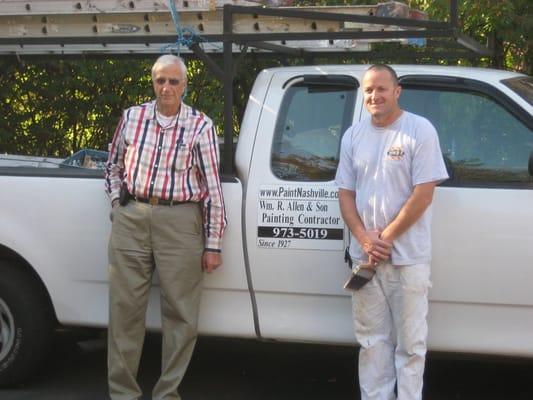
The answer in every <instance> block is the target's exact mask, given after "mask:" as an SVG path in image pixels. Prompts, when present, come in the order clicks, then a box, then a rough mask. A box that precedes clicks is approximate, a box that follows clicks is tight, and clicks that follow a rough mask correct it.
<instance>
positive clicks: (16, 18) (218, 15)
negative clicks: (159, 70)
mask: <svg viewBox="0 0 533 400" xmlns="http://www.w3.org/2000/svg"><path fill="white" fill-rule="evenodd" d="M259 2H260V1H259ZM257 3H258V2H257V1H255V2H254V1H245V0H174V4H175V5H176V9H177V11H178V16H179V20H180V25H181V26H182V27H188V28H191V29H192V31H194V32H195V33H196V34H197V35H198V36H197V37H198V38H199V39H198V40H199V41H201V42H205V43H204V44H203V50H204V51H206V52H221V51H222V44H221V43H222V42H223V41H224V39H225V38H224V26H223V19H224V17H223V8H224V6H225V5H228V4H229V5H231V6H232V7H237V8H238V9H239V10H245V9H248V10H253V9H254V7H253V6H255V7H256V6H257V5H258V4H257ZM251 6H252V7H251ZM248 7H249V8H248ZM261 10H266V8H261ZM272 11H282V12H283V13H291V12H292V13H293V14H292V15H294V16H283V15H282V14H277V13H273V14H272V15H265V14H254V13H252V12H249V13H235V14H234V15H233V18H232V30H231V31H232V35H236V36H238V35H241V37H244V35H255V38H256V39H255V41H257V42H260V41H266V42H268V43H270V45H271V46H270V47H271V48H272V45H282V46H286V47H287V48H299V49H304V50H306V51H311V52H313V51H319V52H324V51H339V50H342V51H368V50H370V48H371V43H372V42H373V41H377V40H379V41H384V40H393V41H398V42H401V43H404V44H406V43H408V38H409V36H406V35H403V36H402V35H401V32H403V31H405V30H406V25H402V26H399V25H396V24H395V23H396V22H397V21H398V22H403V23H411V22H415V23H417V24H416V26H415V29H414V30H418V31H421V30H425V29H426V27H435V26H436V25H435V23H432V22H431V21H425V20H424V19H425V18H427V17H426V16H425V15H424V14H423V13H421V12H418V11H416V10H410V9H409V8H408V7H407V6H406V5H405V4H403V3H397V2H393V3H384V4H379V5H368V6H367V5H365V6H336V7H280V8H276V9H272ZM311 12H317V13H321V14H325V13H329V14H332V13H333V14H337V15H343V16H345V17H346V18H348V20H344V21H343V20H339V19H337V20H335V19H332V20H327V19H324V18H318V17H316V16H315V17H313V15H312V14H309V13H311ZM302 13H303V14H302ZM305 13H307V14H305ZM393 15H400V17H401V18H394V17H393ZM354 16H357V17H360V18H363V20H359V21H358V20H351V21H350V20H349V18H351V17H354ZM379 16H381V17H382V19H383V17H384V19H387V21H379V18H380V17H379ZM365 18H366V19H365ZM374 20H376V22H374ZM381 22H386V23H381ZM391 23H394V25H391ZM424 23H427V24H425V25H424ZM441 27H442V26H441ZM363 32H364V33H369V34H372V33H375V35H376V36H375V37H374V38H373V37H371V36H370V37H368V38H364V37H363V35H360V36H361V37H356V36H357V33H363ZM384 32H385V33H392V32H397V33H399V36H398V37H389V38H386V37H385V36H386V35H384V34H383V33H384ZM334 33H337V34H342V33H345V34H346V36H345V37H344V38H338V39H330V38H329V36H331V34H334ZM289 34H297V35H300V36H299V37H298V38H296V39H292V40H287V39H285V38H286V37H287V38H288V37H289V36H288V35H289ZM309 34H311V35H314V37H308V35H309ZM321 34H322V36H321ZM328 34H329V35H328ZM269 35H270V36H271V37H272V35H274V36H275V37H276V40H268V39H264V38H266V37H267V36H269ZM276 35H277V36H276ZM176 37H177V33H176V26H175V24H174V22H173V20H172V15H171V10H170V5H169V2H168V1H164V0H85V1H81V0H78V1H76V0H26V1H21V0H0V54H80V53H104V54H106V53H107V54H120V53H126V54H127V53H160V52H161V48H162V47H164V46H165V45H168V44H170V43H175V41H176ZM278 38H279V39H278ZM248 39H249V38H248ZM248 39H247V40H248ZM268 47H269V46H268V44H267V45H265V46H262V47H261V48H260V49H261V50H262V51H268V50H269V49H268ZM182 50H184V51H187V49H186V48H184V49H182ZM239 50H240V46H239V45H235V46H233V51H234V52H238V51H239Z"/></svg>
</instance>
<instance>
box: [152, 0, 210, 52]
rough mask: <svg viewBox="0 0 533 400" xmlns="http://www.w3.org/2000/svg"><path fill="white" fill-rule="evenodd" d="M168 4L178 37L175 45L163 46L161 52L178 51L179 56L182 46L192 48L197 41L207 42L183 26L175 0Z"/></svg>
mask: <svg viewBox="0 0 533 400" xmlns="http://www.w3.org/2000/svg"><path fill="white" fill-rule="evenodd" d="M168 2H169V4H170V15H171V16H172V21H174V27H175V28H176V32H177V34H178V36H177V38H176V42H175V43H172V44H167V45H165V46H163V47H162V48H161V52H167V51H168V50H171V51H172V50H176V51H177V53H178V56H179V55H180V47H181V46H186V47H191V46H192V45H193V43H195V42H196V41H205V40H204V39H202V38H201V37H200V36H198V35H197V34H196V31H195V30H194V29H193V28H187V27H182V26H181V23H180V19H179V14H178V10H177V9H176V4H175V3H174V1H173V0H169V1H168Z"/></svg>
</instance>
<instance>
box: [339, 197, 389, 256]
mask: <svg viewBox="0 0 533 400" xmlns="http://www.w3.org/2000/svg"><path fill="white" fill-rule="evenodd" d="M355 196H356V193H355V192H353V191H351V190H347V189H339V203H340V209H341V214H342V218H343V219H344V222H345V223H346V225H348V228H349V229H350V232H352V235H353V236H354V237H355V239H356V240H357V241H358V242H359V244H360V245H361V248H362V249H363V251H364V252H365V253H366V254H367V255H368V257H369V261H370V262H372V261H373V260H375V261H384V260H387V259H388V258H389V257H390V254H391V250H392V242H390V241H388V240H385V239H384V238H382V237H381V235H380V232H379V231H368V230H366V228H365V226H364V225H363V222H362V221H361V217H360V216H359V213H358V212H357V208H356V204H355Z"/></svg>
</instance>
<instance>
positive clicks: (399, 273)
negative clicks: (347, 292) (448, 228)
mask: <svg viewBox="0 0 533 400" xmlns="http://www.w3.org/2000/svg"><path fill="white" fill-rule="evenodd" d="M429 275H430V266H429V264H416V265H405V266H394V265H391V264H381V265H379V266H378V267H377V269H376V274H375V275H374V278H373V279H372V280H371V281H370V282H368V283H367V284H366V285H365V286H364V287H362V288H361V289H359V290H358V291H356V292H354V294H353V298H352V299H353V313H354V320H355V336H356V339H357V341H358V342H359V344H360V345H361V349H360V352H359V386H360V388H361V400H394V399H396V397H395V394H394V386H395V384H397V393H398V397H397V399H398V400H420V399H421V398H422V382H423V375H424V363H425V356H426V341H427V332H428V328H427V322H426V316H427V312H428V289H429V287H430V285H431V283H430V281H429Z"/></svg>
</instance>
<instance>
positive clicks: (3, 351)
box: [0, 260, 55, 387]
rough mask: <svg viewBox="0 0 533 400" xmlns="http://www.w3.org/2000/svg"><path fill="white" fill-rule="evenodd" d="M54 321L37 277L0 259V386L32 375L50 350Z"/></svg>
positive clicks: (46, 296) (17, 381) (20, 380)
mask: <svg viewBox="0 0 533 400" xmlns="http://www.w3.org/2000/svg"><path fill="white" fill-rule="evenodd" d="M54 321H55V318H54V315H53V312H52V306H51V303H50V299H49V298H48V295H47V293H46V292H45V290H44V288H43V285H42V283H41V282H40V281H39V280H38V278H37V277H36V276H34V274H33V273H32V272H30V271H29V270H27V269H26V268H24V267H22V266H20V265H18V264H12V263H9V262H6V261H4V260H0V387H2V386H9V385H13V384H16V383H21V382H22V381H24V380H25V379H27V378H28V377H29V376H30V375H31V374H32V373H33V372H35V370H36V369H37V368H38V367H39V365H40V363H41V362H42V361H43V359H44V358H45V356H46V354H47V350H48V349H49V348H50V345H51V341H52V337H53V330H54V325H55V322H54Z"/></svg>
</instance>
